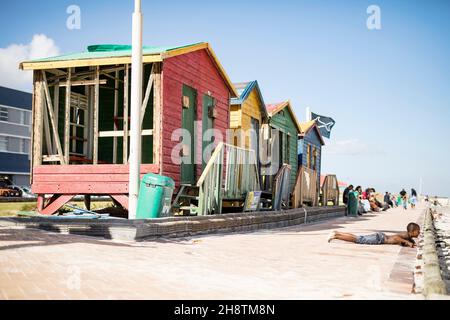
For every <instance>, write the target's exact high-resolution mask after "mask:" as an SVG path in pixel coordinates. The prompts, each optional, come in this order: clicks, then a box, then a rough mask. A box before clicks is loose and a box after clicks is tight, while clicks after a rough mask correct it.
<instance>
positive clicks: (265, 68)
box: [0, 0, 450, 196]
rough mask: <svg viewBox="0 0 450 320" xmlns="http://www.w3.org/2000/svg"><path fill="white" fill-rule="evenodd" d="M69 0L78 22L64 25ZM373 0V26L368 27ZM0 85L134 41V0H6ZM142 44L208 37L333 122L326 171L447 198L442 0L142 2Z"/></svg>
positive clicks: (448, 55)
mask: <svg viewBox="0 0 450 320" xmlns="http://www.w3.org/2000/svg"><path fill="white" fill-rule="evenodd" d="M70 5H76V6H78V7H79V8H80V17H81V19H80V21H81V24H80V29H69V28H67V23H66V22H67V19H68V18H69V16H70V14H68V13H67V9H68V7H69V6H70ZM370 5H377V6H378V7H379V8H380V14H381V15H380V21H381V29H377V30H369V28H368V27H367V20H368V18H370V16H371V15H372V13H368V12H367V9H368V7H369V6H370ZM1 6H2V10H1V11H0V30H2V31H1V33H0V85H3V86H10V87H14V88H18V89H23V90H26V91H31V78H30V75H29V74H26V73H23V72H21V71H19V70H17V64H18V62H19V61H22V60H27V59H30V58H39V57H44V56H52V55H57V54H60V53H70V52H79V51H84V50H85V49H86V47H87V46H88V45H90V44H99V43H121V44H129V43H130V42H131V14H132V11H133V1H132V0H127V1H125V0H120V1H119V0H109V1H106V0H96V1H87V0H72V1H61V0H54V1H50V0H47V1H45V0H41V1H31V0H30V1H26V0H15V1H13V2H6V1H5V2H4V1H2V5H1ZM143 11H144V44H145V45H182V44H188V43H195V42H200V41H207V42H209V43H210V44H211V45H212V47H213V49H214V51H215V52H216V54H217V56H218V57H219V59H220V61H221V62H222V64H223V66H224V68H225V70H226V71H227V73H228V75H229V76H230V78H231V79H232V80H233V81H234V82H242V81H250V80H258V82H259V84H260V87H261V91H262V94H263V96H264V99H265V102H266V103H269V102H278V101H284V100H287V99H290V100H291V102H292V105H293V107H294V109H295V111H296V113H297V115H298V118H299V119H300V121H304V120H305V108H306V107H310V108H311V111H313V112H315V113H318V114H321V115H325V116H331V117H332V118H334V120H335V121H336V125H335V127H334V129H333V132H332V136H331V139H325V140H326V141H325V142H326V146H325V147H324V148H323V158H322V170H323V172H325V173H333V174H337V176H338V178H339V179H340V180H342V181H345V182H349V183H352V184H354V185H362V186H363V187H368V186H371V187H374V188H375V189H377V191H391V192H399V191H400V190H401V188H405V189H407V190H409V189H410V188H412V187H414V188H415V189H416V190H418V191H419V190H420V179H421V178H422V181H423V183H422V190H423V193H424V194H429V195H440V196H450V170H449V168H448V165H446V163H449V160H448V159H450V141H449V136H450V135H449V134H450V126H449V125H448V122H449V120H450V1H446V0H443V1H439V0H432V1H425V0H422V1H413V0H389V1H381V0H371V1H365V0H359V1H351V0H348V1H342V0H340V1H339V0H295V1H287V0H278V1H266V0H249V1H244V0H240V1H239V0H227V1H202V0H199V1H196V0H191V1H181V0H170V1H150V0H143Z"/></svg>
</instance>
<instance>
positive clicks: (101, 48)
mask: <svg viewBox="0 0 450 320" xmlns="http://www.w3.org/2000/svg"><path fill="white" fill-rule="evenodd" d="M131 49H132V48H131V45H116V44H102V45H92V46H89V47H88V50H87V51H84V52H78V53H69V54H65V55H60V56H56V57H48V58H43V59H36V60H30V61H24V62H22V63H21V64H20V68H21V69H22V70H45V69H57V68H73V67H86V66H101V65H112V64H126V63H131ZM202 49H206V51H207V52H208V54H209V55H210V57H211V58H212V60H213V61H214V63H215V65H216V67H217V69H218V71H219V73H220V75H221V76H222V78H223V79H224V81H225V83H226V84H227V87H228V88H229V90H230V92H231V95H232V97H237V96H238V93H237V92H236V89H235V88H234V85H233V83H232V82H231V80H230V78H229V77H228V75H227V73H226V72H225V70H224V68H223V67H222V65H221V63H220V61H219V59H218V58H217V56H216V54H215V53H214V51H213V50H212V48H211V46H210V45H209V43H207V42H199V43H194V44H188V45H183V46H163V47H158V46H144V47H143V62H144V63H150V62H161V61H163V60H164V59H167V58H170V57H175V56H178V55H182V54H186V53H189V52H193V51H197V50H202Z"/></svg>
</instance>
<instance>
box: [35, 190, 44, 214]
mask: <svg viewBox="0 0 450 320" xmlns="http://www.w3.org/2000/svg"><path fill="white" fill-rule="evenodd" d="M44 204H45V195H43V194H39V195H38V197H37V209H38V212H42V210H43V209H44Z"/></svg>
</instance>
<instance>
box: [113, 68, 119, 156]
mask: <svg viewBox="0 0 450 320" xmlns="http://www.w3.org/2000/svg"><path fill="white" fill-rule="evenodd" d="M118 115H119V71H116V73H115V81H114V119H116V117H117V116H118ZM113 123H114V131H117V129H118V128H117V122H116V121H113ZM113 163H114V164H116V163H117V137H114V139H113Z"/></svg>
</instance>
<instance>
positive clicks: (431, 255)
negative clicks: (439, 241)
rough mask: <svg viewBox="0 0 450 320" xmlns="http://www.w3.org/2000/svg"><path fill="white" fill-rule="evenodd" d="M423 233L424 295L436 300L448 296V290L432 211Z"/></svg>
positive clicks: (426, 214)
mask: <svg viewBox="0 0 450 320" xmlns="http://www.w3.org/2000/svg"><path fill="white" fill-rule="evenodd" d="M423 227H424V231H423V247H422V260H423V286H422V294H423V295H424V296H425V297H426V298H427V299H435V298H436V296H438V295H446V294H447V290H446V286H445V282H444V280H443V278H442V274H441V268H440V265H439V257H438V253H437V250H436V229H435V227H434V221H433V215H432V211H431V209H427V211H426V212H425V219H424V226H423Z"/></svg>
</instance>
